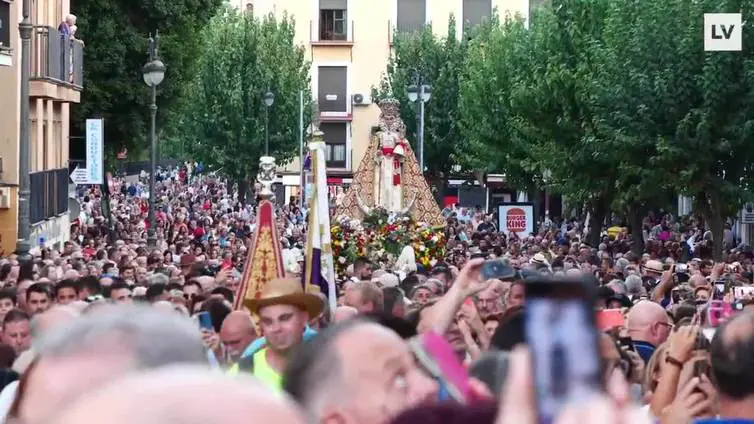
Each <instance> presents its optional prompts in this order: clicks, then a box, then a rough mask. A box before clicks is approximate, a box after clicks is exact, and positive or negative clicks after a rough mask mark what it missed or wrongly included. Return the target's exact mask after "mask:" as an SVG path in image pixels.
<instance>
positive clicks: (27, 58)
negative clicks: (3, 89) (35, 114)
mask: <svg viewBox="0 0 754 424" xmlns="http://www.w3.org/2000/svg"><path fill="white" fill-rule="evenodd" d="M30 16H31V0H24V2H23V6H22V17H23V19H22V20H21V22H20V23H19V24H18V32H19V33H20V35H21V90H20V91H21V104H20V108H19V110H20V118H21V128H20V129H19V134H18V135H19V140H18V236H17V238H16V255H18V262H19V264H21V266H22V267H23V266H24V264H25V263H27V262H31V255H30V254H29V250H30V249H31V245H30V244H29V238H30V237H31V209H30V202H31V199H30V198H31V190H30V185H31V182H30V180H29V165H30V163H29V159H30V150H31V139H30V137H29V135H30V133H29V71H30V69H31V33H32V31H33V30H34V26H33V25H32V24H31V20H30V19H29V17H30ZM19 282H20V279H19Z"/></svg>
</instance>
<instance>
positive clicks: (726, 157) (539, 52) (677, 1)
mask: <svg viewBox="0 0 754 424" xmlns="http://www.w3.org/2000/svg"><path fill="white" fill-rule="evenodd" d="M739 10H742V11H743V14H744V21H747V20H751V19H752V18H753V17H752V16H751V13H752V10H754V0H728V1H723V2H720V1H713V0H699V1H692V2H689V1H684V0H668V1H663V2H655V1H651V0H636V1H633V2H626V1H622V0H553V1H552V6H551V7H544V8H541V9H539V10H537V11H536V12H535V13H534V15H533V16H532V20H531V25H530V28H529V29H528V30H527V29H524V25H523V23H522V22H518V21H510V20H509V21H506V22H504V23H503V24H502V25H499V26H498V27H496V28H493V29H492V30H491V32H490V33H489V34H488V36H487V38H486V39H480V40H472V42H471V43H470V48H469V50H468V59H467V63H466V69H465V71H464V72H463V74H462V75H463V81H462V84H461V92H460V101H459V103H460V105H461V107H460V123H461V129H462V134H463V136H464V137H465V138H466V139H467V140H469V142H470V145H472V146H474V148H473V149H472V150H474V151H477V152H482V153H481V154H477V155H476V157H473V158H472V159H473V160H474V161H475V162H476V163H475V167H478V166H482V165H484V161H485V159H488V160H489V164H490V165H491V167H490V168H488V169H490V170H492V169H494V167H496V166H499V168H498V169H497V170H502V171H504V172H505V173H506V175H507V177H508V179H509V180H511V181H512V182H513V183H514V184H517V185H519V187H523V186H524V185H525V184H526V182H527V179H529V180H530V181H533V182H535V183H536V184H537V185H538V186H540V187H543V186H544V185H545V184H547V185H549V186H550V187H551V188H552V189H554V190H556V191H558V192H560V193H562V194H564V195H566V196H567V197H568V199H569V200H571V201H576V202H578V203H586V204H587V205H588V206H590V209H591V210H592V212H593V216H594V215H595V212H597V213H596V214H597V215H599V214H600V213H601V214H604V213H605V212H606V211H607V208H608V207H611V208H613V209H614V210H618V211H622V212H624V213H628V214H633V215H638V214H641V213H643V212H642V211H644V210H646V209H647V208H651V207H653V206H656V205H658V204H660V205H664V204H665V202H667V199H668V198H669V197H672V195H673V194H674V193H682V194H687V195H692V196H695V198H696V200H697V202H696V203H697V212H699V213H701V214H702V215H703V216H704V218H705V219H706V221H707V222H708V223H709V225H710V226H711V228H712V230H713V232H714V234H715V241H716V242H719V241H720V240H721V239H722V223H723V220H724V219H725V218H727V217H732V216H734V215H735V214H736V213H737V211H738V210H739V209H740V207H741V205H742V203H743V202H744V201H745V200H747V199H750V198H751V192H750V190H749V187H750V185H751V183H752V172H754V171H752V169H753V168H752V164H753V163H754V151H752V150H751V149H750V148H749V145H750V144H751V143H752V141H753V140H752V138H753V134H752V131H754V121H752V120H753V119H754V110H753V109H752V106H754V60H753V59H754V53H752V52H751V50H747V49H744V50H743V51H742V52H709V53H701V50H702V48H703V40H702V38H701V37H700V34H702V33H703V29H702V24H703V15H704V13H710V12H730V11H739ZM747 43H749V44H747ZM751 43H754V33H751V31H744V40H743V44H744V46H746V45H751ZM544 170H549V171H550V172H549V174H550V175H549V178H548V179H547V181H545V180H544V179H543V178H542V177H541V176H542V175H543V174H545V172H544ZM718 247H719V246H718ZM718 254H719V249H718Z"/></svg>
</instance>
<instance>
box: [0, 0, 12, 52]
mask: <svg viewBox="0 0 754 424" xmlns="http://www.w3.org/2000/svg"><path fill="white" fill-rule="evenodd" d="M10 27H11V23H10V3H9V2H8V1H7V0H0V50H6V49H10Z"/></svg>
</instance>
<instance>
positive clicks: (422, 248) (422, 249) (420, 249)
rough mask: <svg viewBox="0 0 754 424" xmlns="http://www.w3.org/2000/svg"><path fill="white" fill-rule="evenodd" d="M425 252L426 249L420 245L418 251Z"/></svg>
mask: <svg viewBox="0 0 754 424" xmlns="http://www.w3.org/2000/svg"><path fill="white" fill-rule="evenodd" d="M425 250H427V248H426V247H424V245H423V244H422V245H421V246H419V251H420V252H423V251H425Z"/></svg>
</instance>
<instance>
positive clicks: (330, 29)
mask: <svg viewBox="0 0 754 424" xmlns="http://www.w3.org/2000/svg"><path fill="white" fill-rule="evenodd" d="M346 3H347V0H320V2H319V39H320V41H346V40H348V24H347V21H346V19H347V16H348V13H347V11H348V6H347V5H346Z"/></svg>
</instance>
